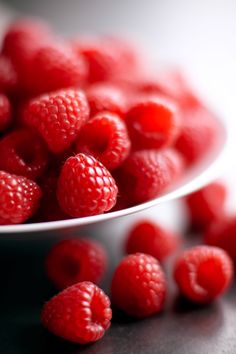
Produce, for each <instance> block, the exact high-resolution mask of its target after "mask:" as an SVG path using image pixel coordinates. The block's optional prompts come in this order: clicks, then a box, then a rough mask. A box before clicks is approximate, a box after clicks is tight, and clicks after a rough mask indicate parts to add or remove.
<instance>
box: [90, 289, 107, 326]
mask: <svg viewBox="0 0 236 354" xmlns="http://www.w3.org/2000/svg"><path fill="white" fill-rule="evenodd" d="M90 306H91V312H92V322H93V323H97V324H99V325H101V324H102V323H103V321H104V304H103V302H102V298H101V297H100V296H99V294H97V293H95V294H94V296H93V298H92V301H91V304H90Z"/></svg>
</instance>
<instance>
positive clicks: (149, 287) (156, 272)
mask: <svg viewBox="0 0 236 354" xmlns="http://www.w3.org/2000/svg"><path fill="white" fill-rule="evenodd" d="M166 292H167V285H166V279H165V275H164V272H163V270H162V268H161V266H160V264H159V262H158V261H157V260H156V259H155V258H153V257H152V256H149V255H146V254H143V253H136V254H131V255H129V256H126V257H124V258H123V259H122V260H121V262H120V263H119V265H118V266H117V268H116V270H115V272H114V275H113V278H112V285H111V295H112V303H113V304H114V305H115V306H116V307H118V308H119V309H121V310H123V311H124V312H126V313H127V314H129V315H131V316H135V317H147V316H151V315H153V314H155V313H158V312H160V311H161V310H162V309H163V306H164V301H165V298H166Z"/></svg>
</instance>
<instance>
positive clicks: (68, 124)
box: [24, 89, 89, 153]
mask: <svg viewBox="0 0 236 354" xmlns="http://www.w3.org/2000/svg"><path fill="white" fill-rule="evenodd" d="M88 116H89V107H88V103H87V100H86V97H85V95H84V93H83V92H82V91H80V90H73V89H65V90H60V91H56V92H52V93H49V94H45V95H42V96H39V97H37V98H35V99H33V100H31V101H30V102H29V104H28V105H27V106H26V108H25V112H24V119H25V122H26V123H27V124H28V125H29V126H32V127H34V128H36V129H37V130H38V132H39V133H40V134H41V135H42V137H43V138H44V140H45V141H46V142H47V144H48V147H49V149H50V150H51V151H52V152H54V153H59V152H62V151H64V150H66V149H68V148H69V147H70V145H71V144H72V143H73V141H74V140H75V139H76V136H77V134H78V132H79V130H80V128H81V126H82V125H83V124H84V123H85V122H86V120H87V119H88Z"/></svg>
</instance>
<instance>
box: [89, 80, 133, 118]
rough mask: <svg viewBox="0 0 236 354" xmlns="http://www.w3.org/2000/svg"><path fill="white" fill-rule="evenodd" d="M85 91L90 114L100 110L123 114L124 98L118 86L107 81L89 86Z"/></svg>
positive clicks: (124, 107) (124, 108) (121, 115)
mask: <svg viewBox="0 0 236 354" xmlns="http://www.w3.org/2000/svg"><path fill="white" fill-rule="evenodd" d="M86 93H87V98H88V102H89V106H90V111H91V115H92V116H93V115H95V114H96V113H99V112H102V111H109V112H112V113H116V114H118V115H119V116H120V117H123V116H124V114H125V110H126V99H125V96H124V93H123V92H122V90H121V89H120V88H118V87H116V86H114V85H111V84H107V83H97V84H94V85H92V86H90V87H89V88H88V90H87V92H86Z"/></svg>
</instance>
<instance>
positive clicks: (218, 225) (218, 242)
mask: <svg viewBox="0 0 236 354" xmlns="http://www.w3.org/2000/svg"><path fill="white" fill-rule="evenodd" d="M235 235H236V217H235V216H221V218H219V219H216V220H214V221H213V222H212V223H211V224H210V226H209V227H208V228H207V230H206V232H205V235H204V241H205V243H206V244H208V245H210V246H216V247H220V248H223V249H224V250H225V251H227V253H228V254H229V255H230V257H231V258H232V259H233V260H234V261H236V237H235Z"/></svg>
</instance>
